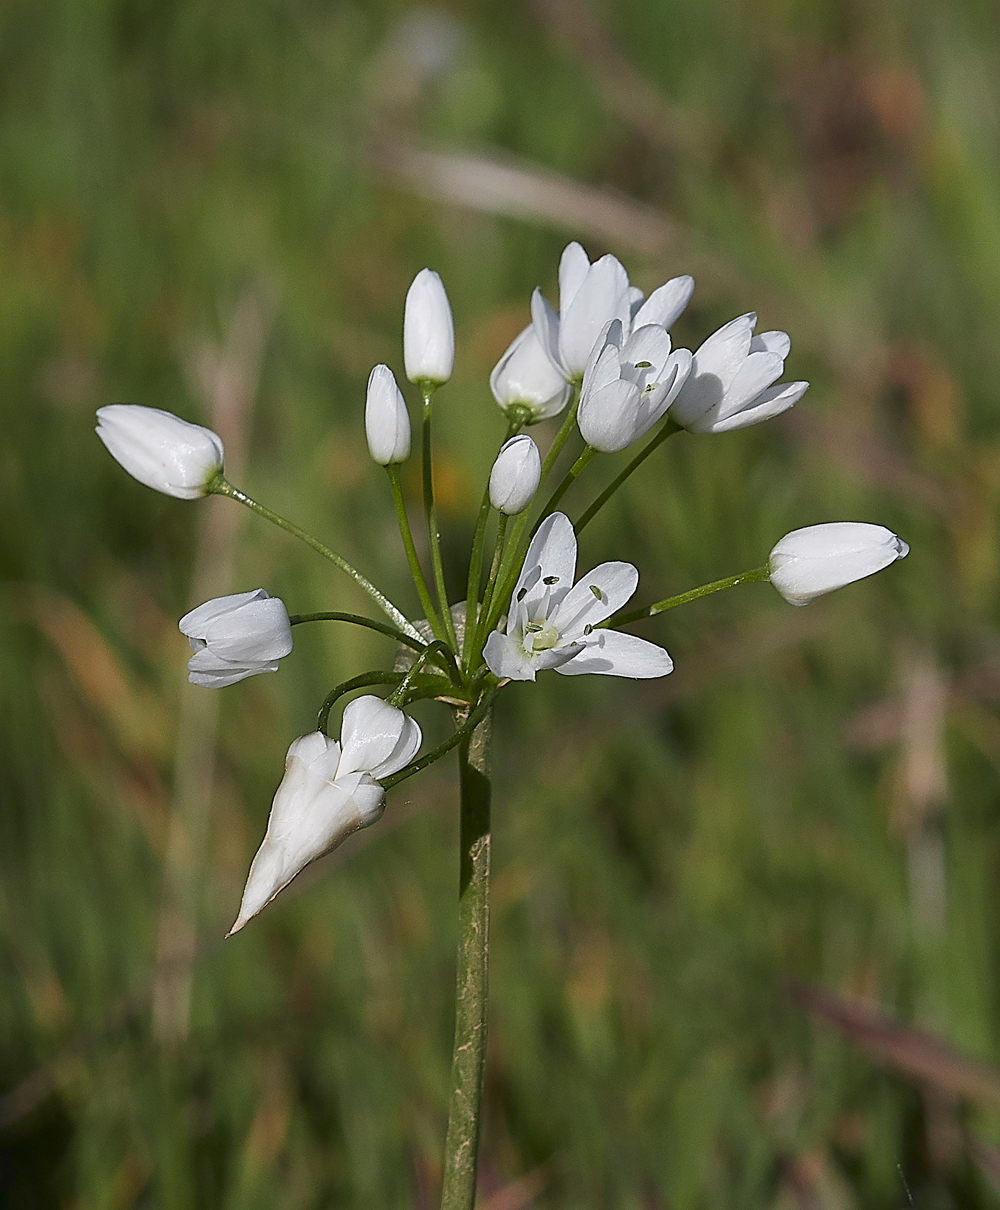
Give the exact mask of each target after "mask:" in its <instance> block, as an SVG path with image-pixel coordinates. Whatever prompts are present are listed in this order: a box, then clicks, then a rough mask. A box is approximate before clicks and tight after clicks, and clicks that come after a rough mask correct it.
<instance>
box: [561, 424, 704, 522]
mask: <svg viewBox="0 0 1000 1210" xmlns="http://www.w3.org/2000/svg"><path fill="white" fill-rule="evenodd" d="M680 431H681V426H680V425H679V424H675V423H674V422H673V420H671V419H670V417H669V416H668V417H667V420H666V423H665V424H664V425H663V427H662V428H661V429H660V431H659V432H658V433H656V434H654V436H653V437H652V438H651V439H650V440H649V441H648V442H647V443H646V444H645V445H644V446H643V447H642V449H641V450H640V451H639V452H638V454H636V456H635V457H634V458H633V459H632V461H631V462H630V463H629V464H628V466H626V467H625V469H624V470H623V471H622V472H621V474H620V475H618V476H617V477H616V478H615V479H614V480H612V482H611V483H609V484H608V486H607V487H606V488H605V489H604V491H603V492H601V494H600V495H599V496H598V497H597V499H596V500H595V501H594V503H593V504H591V505H590V507H589V508H588V509H586V511H585V512H584V513H583V514H582V515H581V517H580V519H579V520H578V521H577V522H576V523H575V524H574V526H573V528H574V529H575V530H576V532H577V536H578V537H579V535H580V534H581V533H583V529H584V526H586V525H589V524H590V522H591V521H593V519H594V518H595V517H596V516H597V514H598V513H599V512H600V511H601V509H602V508H603V507H604V506H605V504H607V502H608V501H609V500H610V499H611V497H612V496H613V495H614V494H615V492H616V491H617V490H618V489H619V488H620V487H621V485H622V484H623V483H624V482H625V480H626V479H627V478H628V477H629V475H631V474H632V472H633V471H635V470H638V469H639V467H640V466H642V464H643V463H644V462H645V461H646V459H647V458H648V457H649V455H650V454H651V453H652V452H653V450H655V449H656V447H657V446H658V445H662V444H663V442H664V441H666V439H667V438H668V437H670V436H672V435H673V434H674V433H679V432H680Z"/></svg>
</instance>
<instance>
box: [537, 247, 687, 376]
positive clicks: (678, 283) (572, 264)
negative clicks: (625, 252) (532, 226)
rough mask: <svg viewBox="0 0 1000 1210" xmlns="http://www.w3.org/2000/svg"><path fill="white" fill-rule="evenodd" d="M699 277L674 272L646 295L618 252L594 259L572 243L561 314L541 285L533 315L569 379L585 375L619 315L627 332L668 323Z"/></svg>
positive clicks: (563, 264) (566, 254) (562, 269)
mask: <svg viewBox="0 0 1000 1210" xmlns="http://www.w3.org/2000/svg"><path fill="white" fill-rule="evenodd" d="M693 290H694V279H693V278H691V277H687V276H684V277H675V278H672V279H671V280H670V281H668V282H667V283H666V284H665V285H662V286H660V287H659V288H658V289H656V290H654V291H653V293H652V294H651V295H650V296H649V298H648V299H645V300H644V299H643V294H642V291H641V290H638V289H636V287H634V286H629V282H628V274H627V273H626V272H625V270H624V268H623V267H622V265H621V263H620V262H619V261H617V260H616V259H615V258H614V257H613V256H602V257H601V259H600V260H598V261H595V262H594V263H593V264H591V263H590V259H589V257H588V256H587V254H586V252H584V250H583V248H582V247H581V246H580V245H579V244H578V243H575V242H574V243H572V244H567V245H566V247H565V248H564V249H563V254H562V257H561V259H560V261H559V314H558V315H557V314H556V313H555V311H553V309H552V307H551V306H550V305H549V304H548V302H546V300H545V299H544V298H543V297H542V293H541V291H540V290H536V291H535V292H534V294H533V295H532V297H531V318H532V322H533V324H534V328H535V332H536V333H537V335H538V339H539V341H540V342H541V345H542V348H543V349H544V350H545V352H546V353H547V354H548V356H549V358H550V359H551V361H552V364H553V365H554V366H555V367H556V368H557V369H558V370H559V372H560V373H561V374H562V376H563V377H564V378H565V379H566V381H567V382H574V381H576V380H578V379H579V378H580V376H581V375H582V374H583V371H584V369H585V368H586V365H587V361H588V360H589V358H590V353H591V350H592V349H593V347H594V344H595V343H596V341H597V339H598V337H599V336H600V334H601V331H602V329H603V328H604V325H605V324H606V323H609V322H610V321H611V320H613V319H617V320H619V321H620V323H621V325H622V332H623V333H624V338H625V339H628V337H629V335H630V334H631V332H632V329H633V328H641V327H645V326H647V325H648V324H655V325H656V326H657V327H660V328H669V327H670V325H671V324H672V323H673V322H674V320H675V319H676V318H677V317H678V315H680V313H681V312H682V311H683V310H684V308H685V307H686V306H687V304H688V300H689V299H690V297H691V293H692V291H693Z"/></svg>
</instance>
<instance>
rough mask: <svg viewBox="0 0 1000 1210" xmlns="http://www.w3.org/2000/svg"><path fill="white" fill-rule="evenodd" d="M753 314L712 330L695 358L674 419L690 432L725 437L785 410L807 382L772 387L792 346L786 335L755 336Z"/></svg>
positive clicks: (780, 384) (769, 333) (673, 413)
mask: <svg viewBox="0 0 1000 1210" xmlns="http://www.w3.org/2000/svg"><path fill="white" fill-rule="evenodd" d="M756 324H757V316H756V314H755V313H754V312H753V311H750V312H748V313H747V314H746V315H741V316H740V317H739V318H738V319H733V320H730V321H729V323H727V324H725V325H724V326H723V327H721V328H720V329H719V330H718V331H717V332H714V333H713V334H712V335H711V336H710V337H709V338H708V340H706V341H705V343H704V344H703V345H701V347H700V348H699V349H698V350H697V352H696V353H695V354H694V360H693V361H692V364H691V373H690V374H689V375H688V379H687V382H685V383H684V386H683V387H682V388H681V392H680V394H679V395H678V396H677V399H676V400H675V402H674V405H673V408H672V410H671V413H670V414H671V416H673V418H674V420H676V421H677V423H678V424H679V425H682V426H683V427H684V428H686V429H689V430H690V431H691V432H692V433H726V432H729V431H730V430H731V429H743V428H747V427H748V426H749V425H751V424H759V423H760V422H761V421H762V420H769V419H770V418H771V417H772V416H778V415H780V414H781V413H782V412H784V411H787V410H788V408H790V407H791V406H792V404H794V403H797V402H798V400H800V399H801V398H802V396H803V395H804V394H805V391H806V388H807V387H808V386H809V383H808V382H786V383H778V385H777V386H773V385H772V384H773V383H774V382H775V381H776V380H777V379H778V378H780V377H781V374H782V371H783V370H784V368H785V358H786V357H787V356H788V352H789V350H790V349H791V347H792V342H791V341H790V340H789V339H788V336H787V335H786V334H785V333H784V332H761V333H759V334H758V335H757V336H754V334H753V330H754V327H755V326H756Z"/></svg>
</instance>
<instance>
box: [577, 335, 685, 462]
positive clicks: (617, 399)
mask: <svg viewBox="0 0 1000 1210" xmlns="http://www.w3.org/2000/svg"><path fill="white" fill-rule="evenodd" d="M690 369H691V353H690V351H689V350H688V349H678V350H677V351H676V352H674V353H671V351H670V335H669V333H668V332H667V331H666V330H665V329H664V328H661V327H658V326H657V325H655V324H647V325H645V326H643V327H641V328H636V329H635V330H634V331H633V332H632V335H631V336H629V337H628V339H627V340H625V339H624V333H623V329H622V325H621V321H620V320H618V319H613V320H612V321H611V322H610V323H609V324H607V325H605V328H604V331H603V332H602V333H601V337H600V339H599V340H598V342H597V344H595V345H594V348H593V351H592V353H591V355H590V361H589V362H588V363H587V368H586V370H585V371H584V375H583V387H582V388H581V392H580V410H579V412H578V413H577V423H578V424H579V426H580V432H581V433H582V434H583V439H584V441H586V442H587V444H588V445H591V446H593V447H594V449H596V450H601V451H602V453H605V454H613V453H615V451H617V450H623V449H624V448H625V447H626V446H627V445H631V444H632V442H633V441H637V440H638V439H639V438H640V437H641V436H642V435H643V434H644V433H647V432H648V431H649V430H650V429H651V428H652V427H653V425H654V424H656V422H657V421H658V420H659V419H660V417H661V416H662V415H663V414H664V413H665V412H666V410H667V408H669V407H670V405H671V404H672V403H673V401H674V400H675V399H676V398H677V394H678V392H679V391H680V390H681V388H682V387H683V385H684V381H685V379H686V378H687V376H688V373H689V372H690Z"/></svg>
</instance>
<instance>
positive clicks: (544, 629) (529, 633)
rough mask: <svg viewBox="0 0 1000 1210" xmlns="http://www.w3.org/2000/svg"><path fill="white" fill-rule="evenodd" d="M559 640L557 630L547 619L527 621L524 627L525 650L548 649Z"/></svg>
mask: <svg viewBox="0 0 1000 1210" xmlns="http://www.w3.org/2000/svg"><path fill="white" fill-rule="evenodd" d="M558 642H559V631H558V630H556V628H555V627H554V626H553V625H552V623H551V622H550V621H548V619H542V620H539V621H537V622H529V623H528V624H527V626H525V628H524V649H525V651H529V652H530V651H550V650H551V649H552V648H553V647H555V645H556V643H558Z"/></svg>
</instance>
